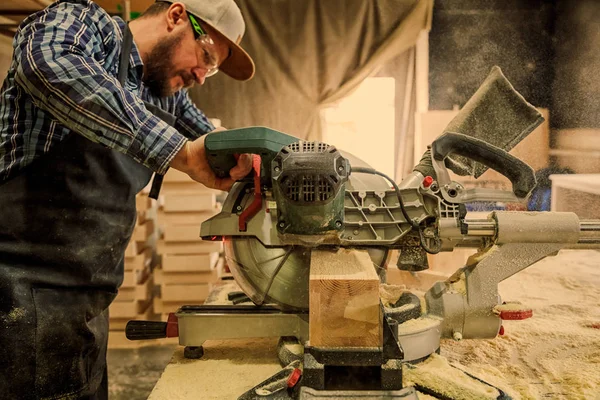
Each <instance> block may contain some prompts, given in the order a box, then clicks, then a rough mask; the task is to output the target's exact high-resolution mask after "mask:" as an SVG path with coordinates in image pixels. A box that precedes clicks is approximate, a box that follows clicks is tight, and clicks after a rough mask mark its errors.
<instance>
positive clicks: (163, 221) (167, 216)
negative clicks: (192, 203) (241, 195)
mask: <svg viewBox="0 0 600 400" xmlns="http://www.w3.org/2000/svg"><path fill="white" fill-rule="evenodd" d="M217 212H218V208H217V209H216V210H215V211H212V210H211V211H191V212H164V211H163V210H158V212H157V221H158V224H159V226H161V227H164V228H170V227H171V226H173V225H194V226H197V227H198V229H200V225H201V224H202V223H203V222H204V221H206V220H207V219H209V218H211V217H213V216H215V215H216V214H217Z"/></svg>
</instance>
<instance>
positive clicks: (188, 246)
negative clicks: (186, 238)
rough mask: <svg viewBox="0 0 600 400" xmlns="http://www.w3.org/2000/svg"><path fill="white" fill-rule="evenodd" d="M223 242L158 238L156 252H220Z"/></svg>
mask: <svg viewBox="0 0 600 400" xmlns="http://www.w3.org/2000/svg"><path fill="white" fill-rule="evenodd" d="M222 249H223V242H220V241H218V242H217V241H215V242H210V241H206V240H205V241H199V242H169V243H166V242H165V241H164V240H159V241H157V243H156V251H157V252H158V254H163V255H164V254H206V253H213V252H215V251H216V252H220V251H221V250H222Z"/></svg>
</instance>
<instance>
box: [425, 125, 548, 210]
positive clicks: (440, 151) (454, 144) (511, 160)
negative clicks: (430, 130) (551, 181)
mask: <svg viewBox="0 0 600 400" xmlns="http://www.w3.org/2000/svg"><path fill="white" fill-rule="evenodd" d="M431 152H432V156H433V158H434V159H435V160H437V161H443V160H444V159H445V158H446V157H447V156H449V155H450V154H457V155H460V156H463V157H466V158H469V159H471V160H474V161H477V162H479V163H481V164H483V165H485V166H487V167H489V168H491V169H493V170H495V171H498V172H499V173H501V174H502V175H504V176H506V177H507V178H508V179H509V180H510V181H511V183H512V187H513V193H514V194H515V196H517V197H519V198H521V199H522V198H525V197H527V195H528V194H529V192H531V191H532V190H533V188H534V187H535V185H536V180H535V173H534V171H533V169H532V168H531V167H530V166H529V165H527V164H526V163H525V162H523V161H521V160H519V159H518V158H517V157H515V156H513V155H512V154H510V153H508V152H506V151H504V150H502V149H501V148H499V147H496V146H494V145H492V144H489V143H487V142H484V141H483V140H480V139H477V138H474V137H472V136H467V135H463V134H462V133H454V132H445V133H444V134H443V135H441V136H440V137H438V138H437V139H436V140H435V141H434V142H433V143H432V144H431Z"/></svg>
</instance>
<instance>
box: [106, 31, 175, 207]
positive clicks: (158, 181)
mask: <svg viewBox="0 0 600 400" xmlns="http://www.w3.org/2000/svg"><path fill="white" fill-rule="evenodd" d="M122 46H123V47H122V49H121V60H120V63H119V73H118V75H117V77H118V80H119V83H120V84H121V86H125V82H126V80H127V73H128V72H129V56H130V55H131V48H132V47H133V35H132V34H131V30H130V29H129V24H128V25H126V26H125V32H124V33H123V44H122ZM144 104H145V106H146V108H147V109H148V111H150V112H151V113H153V114H154V115H155V116H157V117H158V118H160V119H162V120H163V121H165V122H166V123H167V124H169V125H171V126H174V125H175V122H176V120H177V118H175V116H174V115H172V114H170V113H168V112H166V111H164V110H161V109H160V108H158V107H156V106H155V105H154V104H150V103H148V102H146V101H144ZM162 182H163V175H159V174H156V173H155V174H154V178H152V186H151V187H150V193H149V194H148V197H150V198H151V199H155V200H158V195H159V194H160V188H161V186H162Z"/></svg>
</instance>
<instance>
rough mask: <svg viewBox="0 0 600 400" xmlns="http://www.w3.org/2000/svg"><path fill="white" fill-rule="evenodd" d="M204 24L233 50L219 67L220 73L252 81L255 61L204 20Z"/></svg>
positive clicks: (239, 79) (240, 79)
mask: <svg viewBox="0 0 600 400" xmlns="http://www.w3.org/2000/svg"><path fill="white" fill-rule="evenodd" d="M202 22H203V23H205V24H207V25H208V26H210V27H211V28H212V30H213V31H215V32H216V33H217V34H218V35H219V38H220V39H221V40H223V41H225V42H226V43H227V44H228V46H229V48H230V49H231V54H230V55H229V57H228V58H226V59H225V61H223V63H221V66H219V71H221V72H223V73H224V74H226V75H229V76H230V77H232V78H233V79H236V80H238V81H247V80H249V79H252V77H253V76H254V70H255V67H254V61H253V60H252V58H251V57H250V56H249V55H248V53H246V51H245V50H244V49H242V48H241V47H240V46H239V45H238V44H237V43H234V42H233V41H231V40H229V38H228V37H227V36H225V35H223V34H222V33H221V32H219V30H218V29H216V28H215V27H214V26H212V25H211V24H209V23H208V22H206V21H204V20H202Z"/></svg>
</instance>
